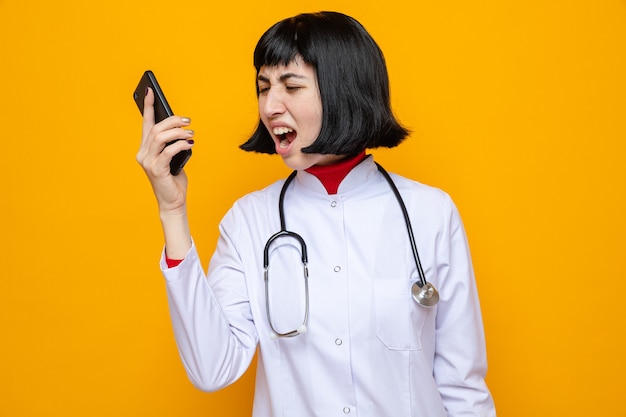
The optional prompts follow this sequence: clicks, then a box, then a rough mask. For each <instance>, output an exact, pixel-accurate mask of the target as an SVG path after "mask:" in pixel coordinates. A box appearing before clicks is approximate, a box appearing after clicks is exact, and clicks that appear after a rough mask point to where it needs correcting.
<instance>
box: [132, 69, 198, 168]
mask: <svg viewBox="0 0 626 417" xmlns="http://www.w3.org/2000/svg"><path fill="white" fill-rule="evenodd" d="M148 87H150V88H151V89H152V91H153V92H154V122H155V123H159V122H160V121H161V120H163V119H167V118H168V117H170V116H173V115H174V112H173V111H172V108H171V107H170V105H169V104H168V102H167V100H166V98H165V94H163V90H161V87H160V86H159V83H158V82H157V79H156V77H155V76H154V73H153V72H152V71H150V70H148V71H146V72H144V73H143V76H142V77H141V80H139V84H138V85H137V88H136V89H135V92H134V93H133V98H134V99H135V103H137V107H139V111H140V112H141V114H142V115H143V100H144V98H145V97H146V89H147V88H148ZM177 140H181V139H176V140H173V141H171V142H168V143H166V144H165V146H169V145H171V144H172V143H174V142H176V141H177ZM190 157H191V149H187V150H184V151H180V152H179V153H177V154H176V155H174V157H173V158H172V160H171V161H170V172H171V173H172V175H178V174H180V171H182V169H183V167H184V166H185V164H186V163H187V161H188V160H189V158H190Z"/></svg>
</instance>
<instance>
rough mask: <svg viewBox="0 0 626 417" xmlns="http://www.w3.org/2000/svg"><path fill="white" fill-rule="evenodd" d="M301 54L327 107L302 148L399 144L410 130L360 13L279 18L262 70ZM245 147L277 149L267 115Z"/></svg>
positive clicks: (267, 38) (350, 151)
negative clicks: (396, 110)
mask: <svg viewBox="0 0 626 417" xmlns="http://www.w3.org/2000/svg"><path fill="white" fill-rule="evenodd" d="M297 56H299V57H300V58H301V59H302V60H303V61H304V62H306V63H307V64H310V65H312V66H313V68H314V70H315V74H316V76H317V83H318V86H319V90H320V96H321V100H322V112H323V116H322V127H321V130H320V134H319V136H318V137H317V139H316V140H315V142H314V143H313V144H311V145H310V146H308V147H306V148H303V149H302V152H304V153H318V154H334V155H356V154H358V153H360V152H361V151H363V150H365V149H367V148H378V147H387V148H391V147H394V146H397V145H398V144H399V143H400V142H401V141H402V140H403V139H404V138H405V137H406V136H407V135H408V134H409V132H408V131H407V130H406V129H405V128H404V127H402V125H400V123H399V122H398V121H397V120H396V118H395V117H394V115H393V112H392V111H391V103H390V99H389V77H388V75H387V67H386V65H385V58H384V56H383V53H382V51H381V50H380V48H379V47H378V45H377V44H376V42H375V41H374V39H372V37H371V36H370V35H369V33H368V32H367V31H366V30H365V28H364V27H363V26H362V25H361V24H360V23H359V22H357V21H356V20H355V19H353V18H351V17H350V16H346V15H344V14H341V13H336V12H320V13H310V14H309V13H307V14H300V15H298V16H295V17H291V18H288V19H285V20H282V21H280V22H278V23H276V24H275V25H274V26H272V27H271V28H269V29H268V30H267V32H265V33H264V34H263V36H262V37H261V39H259V42H258V43H257V46H256V48H255V50H254V66H255V68H256V73H257V76H258V74H259V70H260V69H261V67H262V66H276V65H288V64H289V63H291V62H292V61H293V60H294V59H296V57H297ZM255 81H256V79H255ZM258 92H259V91H258V85H257V94H258ZM241 149H244V150H246V151H255V152H261V153H269V154H272V153H276V149H275V146H274V141H273V140H272V138H271V136H270V134H269V132H268V131H267V129H266V128H265V126H264V125H263V123H262V122H261V121H259V124H258V126H257V129H256V131H255V132H254V133H253V134H252V136H251V137H250V138H249V139H248V141H247V142H245V143H244V144H243V145H241Z"/></svg>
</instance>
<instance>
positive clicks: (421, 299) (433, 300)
mask: <svg viewBox="0 0 626 417" xmlns="http://www.w3.org/2000/svg"><path fill="white" fill-rule="evenodd" d="M411 295H412V296H413V299H414V300H415V302H416V303H417V304H419V305H421V306H424V307H432V306H434V305H435V304H437V301H439V292H438V291H437V290H436V289H435V287H434V286H433V285H432V284H430V283H429V282H427V283H426V284H424V285H420V282H419V281H416V282H414V283H413V285H412V286H411Z"/></svg>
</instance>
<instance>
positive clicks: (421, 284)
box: [263, 163, 439, 338]
mask: <svg viewBox="0 0 626 417" xmlns="http://www.w3.org/2000/svg"><path fill="white" fill-rule="evenodd" d="M376 166H377V167H378V171H380V173H381V174H382V175H383V177H385V179H386V180H387V182H388V183H389V186H390V187H391V190H392V191H393V194H394V195H395V197H396V200H398V204H399V206H400V208H401V209H402V215H403V216H404V222H405V223H406V230H407V233H408V234H409V241H410V242H411V250H412V252H413V259H414V260H415V266H416V268H417V274H418V280H417V281H415V282H414V283H413V285H412V286H411V296H412V297H413V300H415V302H416V303H417V304H419V305H421V306H424V307H432V306H434V305H435V304H437V302H438V301H439V292H438V291H437V289H436V288H435V287H434V286H433V285H432V284H430V283H429V282H428V281H426V275H425V274H424V269H423V268H422V263H421V262H420V257H419V254H418V253H417V245H416V244H415V237H414V236H413V228H412V227H411V220H410V219H409V213H408V212H407V209H406V206H405V205H404V200H402V196H401V195H400V192H399V191H398V187H396V185H395V184H394V182H393V180H392V179H391V177H390V176H389V174H388V173H387V171H385V169H384V168H383V167H382V166H380V164H378V163H376ZM296 174H297V171H293V172H292V173H291V175H289V177H288V178H287V179H286V180H285V183H284V184H283V187H282V189H281V190H280V196H279V198H278V214H279V216H280V231H279V232H278V233H275V234H274V235H272V236H271V237H270V238H269V239H268V241H267V243H266V244H265V249H264V251H263V275H264V280H265V309H266V313H267V321H268V323H269V325H270V329H271V330H272V332H273V333H272V335H271V336H272V337H273V338H277V337H293V336H297V335H299V334H301V333H306V331H307V324H308V322H309V268H308V266H307V264H308V255H307V250H306V243H305V242H304V239H303V238H302V236H300V235H299V234H297V233H295V232H290V231H288V230H287V227H286V226H285V210H284V201H285V193H286V192H287V187H289V184H291V182H292V181H293V179H294V178H295V177H296ZM284 237H288V238H292V239H296V240H297V241H298V242H300V253H301V257H302V265H303V271H304V298H305V305H304V319H303V320H302V324H301V325H300V326H298V328H297V329H295V330H292V331H289V332H285V333H281V332H279V331H277V330H276V328H274V324H273V323H272V315H271V313H270V298H269V266H270V265H269V264H270V262H269V251H270V247H271V245H272V243H273V242H274V241H276V240H277V239H280V238H284Z"/></svg>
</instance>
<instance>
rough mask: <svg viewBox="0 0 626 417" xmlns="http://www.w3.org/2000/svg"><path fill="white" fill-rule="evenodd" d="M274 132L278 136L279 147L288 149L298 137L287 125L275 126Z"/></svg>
mask: <svg viewBox="0 0 626 417" xmlns="http://www.w3.org/2000/svg"><path fill="white" fill-rule="evenodd" d="M272 133H274V135H275V136H276V137H277V138H278V147H279V148H281V149H287V148H288V147H289V144H290V143H291V142H293V140H294V139H295V137H296V132H295V131H294V130H293V129H292V128H290V127H286V126H280V127H275V128H274V129H273V130H272Z"/></svg>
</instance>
